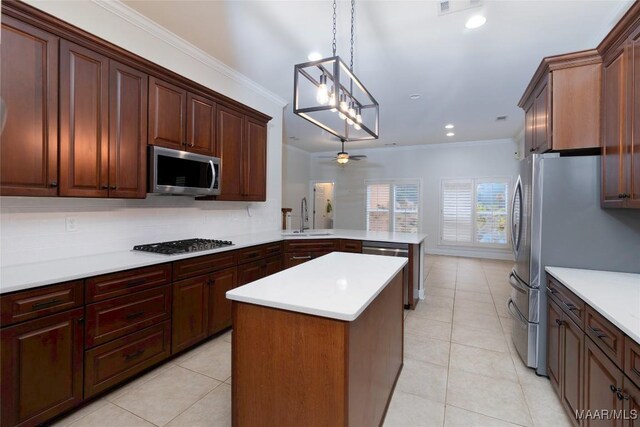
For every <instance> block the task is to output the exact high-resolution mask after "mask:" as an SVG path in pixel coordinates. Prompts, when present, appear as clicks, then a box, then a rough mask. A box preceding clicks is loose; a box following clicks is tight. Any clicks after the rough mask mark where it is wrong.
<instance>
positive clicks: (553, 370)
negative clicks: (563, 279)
mask: <svg viewBox="0 0 640 427" xmlns="http://www.w3.org/2000/svg"><path fill="white" fill-rule="evenodd" d="M562 363H563V358H562V310H560V307H558V304H556V303H555V302H554V301H553V300H552V299H551V297H547V375H549V381H551V385H552V386H553V388H554V389H555V390H556V393H557V395H558V396H561V395H562V390H561V387H560V379H561V375H562V373H561V369H562Z"/></svg>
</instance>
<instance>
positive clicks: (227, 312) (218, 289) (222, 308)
mask: <svg viewBox="0 0 640 427" xmlns="http://www.w3.org/2000/svg"><path fill="white" fill-rule="evenodd" d="M237 286H238V270H237V269H236V267H233V268H227V269H226V270H222V271H217V272H215V273H212V274H211V284H210V286H209V333H208V334H209V335H213V334H215V333H217V332H220V331H221V330H223V329H226V328H228V327H229V326H231V301H230V300H228V299H227V297H226V293H227V291H230V290H231V289H233V288H235V287H237Z"/></svg>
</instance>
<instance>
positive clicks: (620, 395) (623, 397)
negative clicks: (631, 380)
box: [616, 391, 630, 400]
mask: <svg viewBox="0 0 640 427" xmlns="http://www.w3.org/2000/svg"><path fill="white" fill-rule="evenodd" d="M616 397H617V398H618V400H629V397H630V396H629V395H628V394H626V393H624V394H623V393H622V392H620V391H619V392H617V393H616Z"/></svg>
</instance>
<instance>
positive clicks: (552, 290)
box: [547, 286, 558, 295]
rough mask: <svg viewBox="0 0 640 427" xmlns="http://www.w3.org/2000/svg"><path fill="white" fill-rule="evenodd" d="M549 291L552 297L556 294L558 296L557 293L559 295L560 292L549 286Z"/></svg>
mask: <svg viewBox="0 0 640 427" xmlns="http://www.w3.org/2000/svg"><path fill="white" fill-rule="evenodd" d="M547 290H548V291H549V293H550V294H551V295H555V294H557V293H558V291H557V290H555V289H553V288H550V287H549V286H547Z"/></svg>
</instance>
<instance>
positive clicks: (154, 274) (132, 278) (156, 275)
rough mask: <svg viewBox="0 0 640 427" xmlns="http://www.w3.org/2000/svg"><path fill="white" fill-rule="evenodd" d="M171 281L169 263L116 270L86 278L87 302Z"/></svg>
mask: <svg viewBox="0 0 640 427" xmlns="http://www.w3.org/2000/svg"><path fill="white" fill-rule="evenodd" d="M170 282H171V264H170V263H166V264H160V265H152V266H150V267H144V268H136V269H133V270H126V271H118V272H117V273H110V274H104V275H102V276H96V277H91V278H89V279H87V280H86V287H85V291H86V296H87V302H88V303H90V302H96V301H103V300H105V299H109V298H114V297H118V296H122V295H126V294H131V293H134V292H138V291H142V290H145V289H149V288H153V287H156V286H160V285H167V284H169V283H170Z"/></svg>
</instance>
